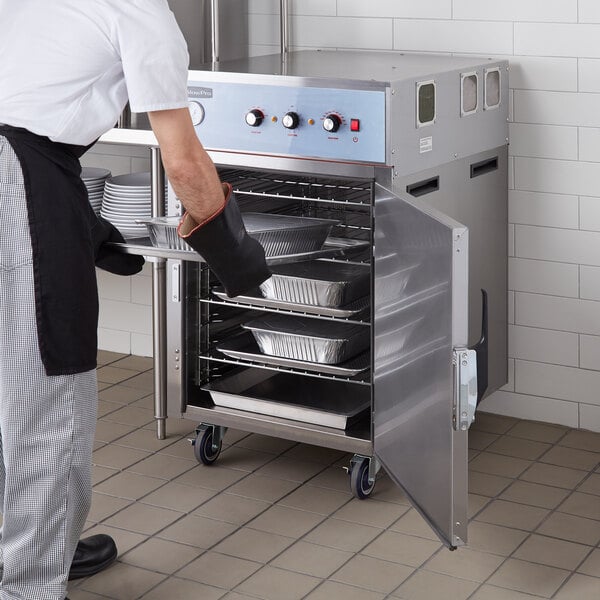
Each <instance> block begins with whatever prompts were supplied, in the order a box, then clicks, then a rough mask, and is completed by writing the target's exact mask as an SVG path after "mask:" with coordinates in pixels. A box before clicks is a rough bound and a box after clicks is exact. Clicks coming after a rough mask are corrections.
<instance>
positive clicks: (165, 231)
mask: <svg viewBox="0 0 600 600" xmlns="http://www.w3.org/2000/svg"><path fill="white" fill-rule="evenodd" d="M179 221H181V217H178V216H173V217H153V218H151V219H142V220H139V221H137V222H138V223H144V224H145V225H146V227H147V228H148V235H149V236H150V242H151V243H152V245H153V246H156V247H158V248H171V249H172V250H192V248H191V246H189V245H188V243H187V242H186V241H185V240H183V239H182V238H180V237H179V236H178V235H177V226H178V225H179Z"/></svg>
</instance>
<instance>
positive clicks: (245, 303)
mask: <svg viewBox="0 0 600 600" xmlns="http://www.w3.org/2000/svg"><path fill="white" fill-rule="evenodd" d="M212 292H213V294H214V295H215V296H216V297H217V298H219V300H213V299H202V300H200V302H206V303H208V304H217V305H221V306H236V307H238V308H248V309H254V310H260V311H264V312H275V313H285V314H293V315H300V316H310V317H315V318H322V319H336V320H343V321H346V322H348V323H357V324H365V325H368V324H369V320H368V319H369V313H368V309H369V306H370V304H369V299H368V298H361V299H359V300H356V301H355V302H352V303H351V304H348V305H346V306H343V307H341V308H327V307H323V306H312V305H310V304H295V303H293V302H284V301H283V300H268V299H267V298H259V297H258V296H251V295H246V296H236V297H235V298H227V296H226V295H225V292H223V291H222V290H219V289H214V290H212ZM361 314H362V315H365V317H366V319H365V320H362V319H360V315H361Z"/></svg>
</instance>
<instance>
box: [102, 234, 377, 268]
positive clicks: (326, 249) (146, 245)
mask: <svg viewBox="0 0 600 600" xmlns="http://www.w3.org/2000/svg"><path fill="white" fill-rule="evenodd" d="M110 245H111V246H113V247H115V248H118V249H119V250H120V251H121V252H123V253H124V254H137V255H141V256H147V257H152V258H164V259H173V260H183V261H190V262H205V261H204V259H203V258H202V256H200V254H198V253H197V252H195V251H194V250H172V249H170V248H158V247H156V246H153V245H152V243H151V242H150V238H131V239H129V240H126V241H125V243H124V244H123V243H115V242H111V243H110ZM368 245H369V243H368V242H364V241H362V240H352V239H346V238H333V237H330V238H328V239H327V240H326V241H325V245H324V246H323V248H322V249H321V250H317V251H316V252H305V253H302V254H288V255H286V256H271V257H269V258H267V263H268V264H270V265H276V264H283V263H289V262H294V261H303V260H313V259H317V258H331V257H336V256H345V255H346V254H351V253H352V252H355V251H357V250H361V249H363V248H365V247H367V246H368Z"/></svg>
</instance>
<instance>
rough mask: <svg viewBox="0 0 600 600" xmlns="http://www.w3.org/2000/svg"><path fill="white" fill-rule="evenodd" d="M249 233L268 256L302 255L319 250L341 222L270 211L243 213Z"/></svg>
mask: <svg viewBox="0 0 600 600" xmlns="http://www.w3.org/2000/svg"><path fill="white" fill-rule="evenodd" d="M242 218H243V220H244V225H245V227H246V230H247V231H248V234H249V235H250V236H252V237H253V238H255V239H256V240H258V242H260V244H261V246H262V247H263V248H264V249H265V255H266V256H280V255H282V254H299V253H302V252H314V251H316V250H320V249H321V248H322V247H323V244H324V243H325V240H326V239H327V236H328V235H329V232H330V231H331V229H332V228H333V226H334V225H337V224H338V223H339V221H333V220H331V219H313V218H310V217H294V216H290V215H277V214H270V213H254V212H247V213H244V214H243V215H242Z"/></svg>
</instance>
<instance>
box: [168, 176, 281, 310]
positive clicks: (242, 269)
mask: <svg viewBox="0 0 600 600" xmlns="http://www.w3.org/2000/svg"><path fill="white" fill-rule="evenodd" d="M223 191H224V192H225V203H224V205H223V208H222V209H221V210H220V211H219V212H218V213H216V214H214V215H213V216H212V217H210V218H209V219H207V220H206V221H204V222H203V223H200V224H198V223H196V221H194V219H193V218H192V217H191V215H190V214H188V213H185V214H184V215H183V218H182V219H181V223H179V227H178V228H177V233H178V234H179V236H180V237H181V238H183V239H184V240H185V241H186V242H187V243H188V244H189V245H190V246H191V247H192V248H193V249H194V250H196V252H198V253H199V254H200V255H201V256H202V258H204V260H205V261H206V262H207V263H208V266H209V267H210V268H211V269H212V271H213V272H214V274H215V275H216V276H217V277H218V279H219V281H220V282H221V283H222V284H223V287H224V288H225V292H226V293H227V295H228V296H229V297H230V298H233V297H234V296H239V295H240V294H243V293H244V292H247V291H249V290H253V289H255V288H257V287H258V286H259V284H261V283H262V282H263V281H264V280H265V279H268V278H269V277H271V272H270V271H269V267H268V266H267V261H266V260H265V251H264V248H263V247H262V246H261V245H260V243H259V242H257V241H256V240H255V239H254V238H251V237H250V236H249V235H248V232H247V231H246V228H245V227H244V222H243V221H242V215H241V213H240V209H239V206H238V203H237V200H236V199H235V196H234V195H233V194H232V188H231V185H229V184H228V183H224V184H223Z"/></svg>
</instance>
